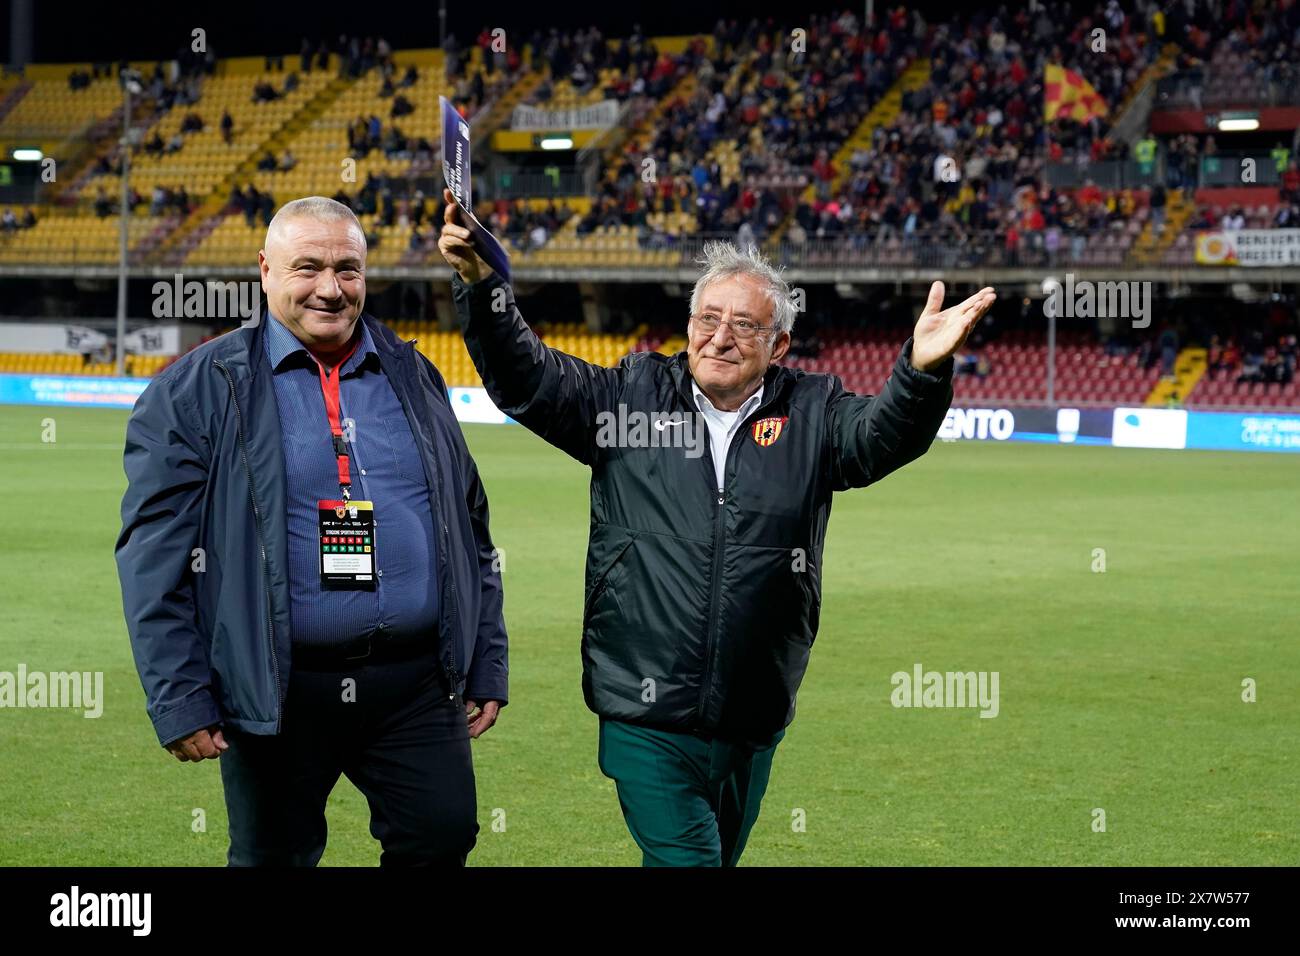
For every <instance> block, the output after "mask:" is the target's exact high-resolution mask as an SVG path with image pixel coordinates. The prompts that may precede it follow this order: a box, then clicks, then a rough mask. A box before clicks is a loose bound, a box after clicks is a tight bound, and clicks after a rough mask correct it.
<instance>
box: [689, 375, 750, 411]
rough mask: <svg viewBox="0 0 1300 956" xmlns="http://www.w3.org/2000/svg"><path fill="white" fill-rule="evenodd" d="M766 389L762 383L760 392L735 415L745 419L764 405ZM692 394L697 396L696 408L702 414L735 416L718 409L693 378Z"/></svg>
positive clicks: (748, 400)
mask: <svg viewBox="0 0 1300 956" xmlns="http://www.w3.org/2000/svg"><path fill="white" fill-rule="evenodd" d="M765 387H766V386H765V385H764V384H763V383H761V382H760V383H759V386H758V391H757V392H755V393H754V394H753V395H751V396H749V398H747V399H745V401H744V403H743V404H742V405H741V406H740V408H738V409H737V410H736V412H735V413H734V414H736V415H737V416H738V417H740V418H744V417H745V416H746V415H748V414H749V413H750V412H752V411H753V410H754V409H755V408H757V407H758V406H759V405H761V404H763V389H764V388H765ZM691 394H692V395H694V396H695V407H696V408H698V409H699V410H700V411H702V412H719V413H721V414H733V413H729V412H726V411H724V410H723V409H720V408H717V407H716V406H715V405H714V404H713V402H711V401H710V400H709V396H707V395H705V394H704V392H703V391H701V390H700V386H699V385H697V384H696V383H695V379H694V378H691Z"/></svg>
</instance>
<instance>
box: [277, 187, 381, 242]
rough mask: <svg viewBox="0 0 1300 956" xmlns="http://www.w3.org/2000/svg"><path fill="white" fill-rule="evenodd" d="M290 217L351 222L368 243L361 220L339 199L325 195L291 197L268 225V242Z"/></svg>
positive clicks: (362, 238)
mask: <svg viewBox="0 0 1300 956" xmlns="http://www.w3.org/2000/svg"><path fill="white" fill-rule="evenodd" d="M290 219H315V220H316V221H317V222H350V223H352V225H354V226H356V227H357V232H358V233H360V235H361V245H362V246H364V245H365V244H366V231H365V230H364V229H362V228H361V220H359V219H358V218H357V214H356V213H354V212H353V211H352V210H351V209H349V208H348V207H347V206H345V205H343V203H341V202H339V201H338V200H337V199H329V198H327V197H325V196H304V197H303V198H302V199H291V200H290V201H289V202H287V203H285V204H284V205H283V206H281V207H280V208H279V210H277V211H276V214H275V215H274V216H273V217H272V218H271V224H270V225H269V226H267V227H266V244H267V245H268V246H269V245H270V244H271V237H272V236H275V235H279V233H280V231H281V230H282V229H283V228H284V223H285V222H287V221H288V220H290Z"/></svg>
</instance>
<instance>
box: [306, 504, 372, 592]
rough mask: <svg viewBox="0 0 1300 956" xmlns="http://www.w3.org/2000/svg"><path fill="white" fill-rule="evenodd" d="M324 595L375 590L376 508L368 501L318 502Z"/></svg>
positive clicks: (321, 577) (321, 582)
mask: <svg viewBox="0 0 1300 956" xmlns="http://www.w3.org/2000/svg"><path fill="white" fill-rule="evenodd" d="M316 507H317V510H318V512H319V516H320V518H319V526H320V527H319V534H318V536H317V537H318V538H319V542H318V543H319V545H320V586H321V590H323V591H373V590H374V589H375V506H374V503H373V502H370V501H318V502H317V503H316Z"/></svg>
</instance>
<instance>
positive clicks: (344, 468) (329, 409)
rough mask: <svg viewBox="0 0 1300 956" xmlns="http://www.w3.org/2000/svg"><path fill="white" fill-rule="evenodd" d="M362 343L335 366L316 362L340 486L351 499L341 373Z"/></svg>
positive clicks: (358, 343)
mask: <svg viewBox="0 0 1300 956" xmlns="http://www.w3.org/2000/svg"><path fill="white" fill-rule="evenodd" d="M360 344H361V339H359V338H358V339H357V340H356V341H355V342H353V343H352V348H350V349H348V352H347V354H346V355H344V356H343V357H342V358H341V359H339V360H338V362H337V364H335V366H334V368H333V369H331V370H330V371H328V372H327V371H325V366H324V365H322V364H321V363H320V362H319V361H317V362H316V369H317V371H319V372H320V390H321V393H322V394H323V395H324V396H325V415H326V416H327V417H328V418H329V422H330V435H331V436H332V439H333V443H334V454H335V455H336V456H337V457H338V464H339V488H340V489H342V491H343V497H344V498H345V499H350V498H351V497H352V470H351V467H350V462H349V460H348V446H347V443H346V442H345V441H344V440H343V422H342V420H341V418H340V417H339V374H340V372H341V371H342V369H343V365H344V363H346V362H347V360H348V359H350V358H352V353H353V352H355V351H356V350H357V346H358V345H360Z"/></svg>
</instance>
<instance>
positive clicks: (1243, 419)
mask: <svg viewBox="0 0 1300 956" xmlns="http://www.w3.org/2000/svg"><path fill="white" fill-rule="evenodd" d="M1187 447H1188V448H1207V449H1217V450H1221V451H1291V452H1300V415H1269V414H1261V413H1259V412H1251V413H1249V414H1241V413H1236V412H1233V413H1229V412H1188V413H1187Z"/></svg>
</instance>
